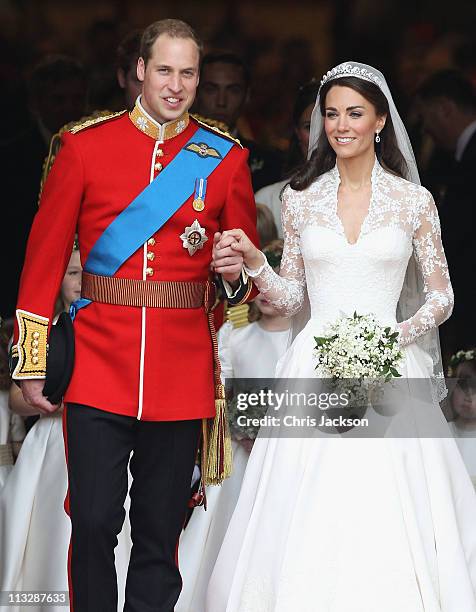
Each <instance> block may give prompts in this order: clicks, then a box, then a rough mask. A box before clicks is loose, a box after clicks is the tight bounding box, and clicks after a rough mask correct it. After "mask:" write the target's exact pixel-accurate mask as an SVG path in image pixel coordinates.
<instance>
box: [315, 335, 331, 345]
mask: <svg viewBox="0 0 476 612" xmlns="http://www.w3.org/2000/svg"><path fill="white" fill-rule="evenodd" d="M314 340H315V341H316V346H324V345H325V344H327V343H328V342H329V338H324V337H319V338H318V337H317V336H314Z"/></svg>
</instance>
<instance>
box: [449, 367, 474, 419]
mask: <svg viewBox="0 0 476 612" xmlns="http://www.w3.org/2000/svg"><path fill="white" fill-rule="evenodd" d="M456 376H457V378H458V382H457V384H456V386H455V388H454V390H453V393H452V394H451V405H452V407H453V411H454V412H455V414H456V416H457V417H459V418H461V419H465V420H468V421H469V420H473V419H474V420H476V376H475V372H474V369H473V367H472V365H471V364H470V363H467V362H466V363H465V362H463V363H460V364H459V365H458V367H457V368H456Z"/></svg>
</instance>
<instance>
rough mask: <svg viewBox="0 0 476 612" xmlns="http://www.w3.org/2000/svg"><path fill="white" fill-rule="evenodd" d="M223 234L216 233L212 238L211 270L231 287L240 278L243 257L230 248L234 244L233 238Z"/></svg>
mask: <svg viewBox="0 0 476 612" xmlns="http://www.w3.org/2000/svg"><path fill="white" fill-rule="evenodd" d="M225 233H226V232H223V233H222V234H221V233H220V232H216V233H215V236H214V237H213V253H212V269H213V271H214V272H217V273H218V274H221V275H222V277H223V278H224V279H225V280H226V281H227V282H228V283H230V284H231V285H232V286H233V285H235V284H236V281H237V280H238V279H239V278H240V274H241V270H242V268H243V257H242V255H241V253H239V252H236V251H234V250H233V249H232V248H231V247H230V245H231V244H232V243H233V242H235V239H234V237H233V236H225Z"/></svg>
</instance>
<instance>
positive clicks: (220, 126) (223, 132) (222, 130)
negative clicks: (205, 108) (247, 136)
mask: <svg viewBox="0 0 476 612" xmlns="http://www.w3.org/2000/svg"><path fill="white" fill-rule="evenodd" d="M191 116H192V117H193V118H194V119H195V121H197V123H199V124H200V125H203V127H204V128H207V129H209V130H212V132H216V133H217V134H220V136H223V137H224V138H228V140H232V141H233V142H234V143H235V144H237V145H238V146H239V147H241V148H243V145H242V144H241V142H240V141H239V140H238V138H235V137H234V136H232V135H231V134H230V133H229V132H228V131H227V130H228V126H227V125H226V124H225V123H223V122H222V121H215V119H208V117H202V116H201V115H195V114H193V115H191Z"/></svg>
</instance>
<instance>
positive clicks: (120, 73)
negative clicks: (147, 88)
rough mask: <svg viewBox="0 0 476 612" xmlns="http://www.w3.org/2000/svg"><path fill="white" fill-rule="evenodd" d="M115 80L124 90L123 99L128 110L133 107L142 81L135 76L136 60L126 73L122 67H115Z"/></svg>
mask: <svg viewBox="0 0 476 612" xmlns="http://www.w3.org/2000/svg"><path fill="white" fill-rule="evenodd" d="M117 81H118V83H119V86H120V88H121V89H123V90H124V99H125V102H126V106H127V108H128V109H129V110H132V109H133V108H134V104H135V102H136V100H137V96H138V95H139V94H140V93H141V91H142V82H141V81H139V79H138V78H137V62H134V64H131V65H130V66H129V69H128V71H127V72H126V73H124V70H123V69H122V68H118V69H117Z"/></svg>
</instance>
